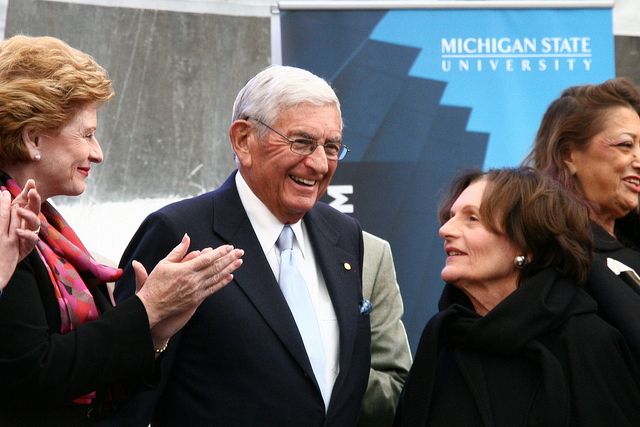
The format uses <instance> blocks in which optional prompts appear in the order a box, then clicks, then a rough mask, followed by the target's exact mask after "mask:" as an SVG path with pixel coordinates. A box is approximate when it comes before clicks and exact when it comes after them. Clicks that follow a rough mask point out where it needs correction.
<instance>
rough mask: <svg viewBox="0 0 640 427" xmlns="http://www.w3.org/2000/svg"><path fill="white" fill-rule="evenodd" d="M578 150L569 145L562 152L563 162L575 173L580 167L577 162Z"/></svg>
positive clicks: (570, 171) (572, 173)
mask: <svg viewBox="0 0 640 427" xmlns="http://www.w3.org/2000/svg"><path fill="white" fill-rule="evenodd" d="M575 156H576V151H575V149H574V148H573V147H567V148H565V149H564V151H563V152H562V154H561V159H562V162H563V163H564V164H565V166H566V167H567V169H569V173H571V175H575V174H576V173H577V172H578V167H577V166H576V162H575Z"/></svg>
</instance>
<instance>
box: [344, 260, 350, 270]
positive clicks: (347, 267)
mask: <svg viewBox="0 0 640 427" xmlns="http://www.w3.org/2000/svg"><path fill="white" fill-rule="evenodd" d="M344 269H345V270H351V264H349V263H348V262H345V263H344Z"/></svg>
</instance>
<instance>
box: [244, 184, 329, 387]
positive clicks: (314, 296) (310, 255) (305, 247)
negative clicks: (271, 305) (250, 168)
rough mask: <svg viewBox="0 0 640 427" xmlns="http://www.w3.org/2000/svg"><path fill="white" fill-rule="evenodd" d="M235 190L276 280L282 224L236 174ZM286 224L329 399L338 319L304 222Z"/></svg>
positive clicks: (278, 273) (278, 271)
mask: <svg viewBox="0 0 640 427" xmlns="http://www.w3.org/2000/svg"><path fill="white" fill-rule="evenodd" d="M236 187H237V188H238V194H239V195H240V201H241V202H242V206H243V207H244V210H245V211H246V212H247V216H248V217H249V221H251V226H252V227H253V230H254V231H255V233H256V236H257V237H258V241H259V242H260V246H261V247H262V251H263V252H264V254H265V256H266V257H267V261H269V265H270V266H271V270H272V271H273V275H274V277H275V278H276V280H277V278H278V277H279V275H280V251H279V250H278V247H277V246H276V242H277V240H278V237H279V236H280V232H281V231H282V228H283V227H284V225H285V224H282V223H281V222H280V221H279V220H278V219H277V218H276V217H275V215H273V214H272V213H271V211H269V208H267V207H266V206H265V204H264V203H262V201H261V200H260V199H259V198H258V197H257V196H256V195H255V194H254V193H253V191H251V189H250V188H249V185H247V183H246V181H245V180H244V178H242V175H241V174H240V172H239V171H238V173H236ZM289 225H290V226H291V229H292V230H293V234H294V240H293V252H294V256H295V258H296V266H297V267H298V270H300V273H301V274H302V277H303V278H304V281H305V282H306V284H307V288H308V289H309V294H310V295H311V300H312V301H313V305H314V307H315V309H316V316H317V317H318V324H319V325H320V333H321V335H322V343H323V345H324V353H325V359H326V363H327V366H326V370H325V372H326V379H325V380H326V385H327V394H328V395H329V396H331V390H332V389H333V385H334V383H335V382H336V378H337V377H338V374H339V372H340V359H339V355H340V328H339V327H338V319H337V317H336V312H335V310H334V308H333V303H332V302H331V297H330V296H329V292H328V291H327V285H326V283H325V281H324V277H323V276H322V271H320V267H319V265H318V263H317V262H316V258H315V255H314V252H313V246H312V245H311V242H310V240H309V233H307V229H306V226H305V224H304V221H298V222H297V223H295V224H289Z"/></svg>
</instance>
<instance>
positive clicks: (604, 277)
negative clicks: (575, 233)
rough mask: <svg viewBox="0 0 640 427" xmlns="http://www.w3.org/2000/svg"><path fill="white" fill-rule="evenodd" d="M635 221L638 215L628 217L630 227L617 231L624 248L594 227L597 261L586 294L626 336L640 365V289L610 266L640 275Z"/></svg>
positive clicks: (631, 279) (625, 219)
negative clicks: (614, 263) (620, 267)
mask: <svg viewBox="0 0 640 427" xmlns="http://www.w3.org/2000/svg"><path fill="white" fill-rule="evenodd" d="M633 218H635V221H637V216H635V214H630V217H625V218H624V221H623V222H622V224H625V225H626V226H625V227H620V228H618V229H617V230H616V233H617V235H619V236H620V237H621V239H622V241H623V242H624V244H623V243H622V242H621V241H620V240H617V239H616V238H614V237H612V236H611V235H609V234H608V233H607V232H606V231H604V230H603V229H602V228H601V227H599V226H598V225H597V224H595V223H594V222H592V223H591V231H592V235H593V243H594V259H593V264H592V266H591V270H590V271H589V278H588V280H587V284H586V290H587V292H589V294H591V296H592V297H593V298H594V299H595V300H596V301H597V303H598V311H599V313H600V315H601V316H602V318H603V319H605V320H606V321H607V322H609V323H610V324H611V325H613V326H614V327H616V328H617V329H618V330H619V331H620V332H621V333H622V335H623V336H624V338H625V339H626V341H627V343H628V344H629V348H630V349H631V352H632V353H633V355H634V357H635V359H636V360H637V361H638V363H640V286H639V284H638V283H637V282H636V281H635V280H634V279H633V276H634V275H633V274H630V273H621V274H619V275H617V274H616V273H614V272H613V271H612V270H611V268H609V266H608V263H609V262H611V260H615V261H618V262H621V263H622V264H624V265H626V266H628V267H630V268H631V269H633V270H634V271H635V272H636V273H637V274H640V252H639V251H638V249H637V248H638V246H637V243H636V242H637V240H638V236H637V234H636V230H635V227H632V224H631V223H630V222H631V221H632V219H633Z"/></svg>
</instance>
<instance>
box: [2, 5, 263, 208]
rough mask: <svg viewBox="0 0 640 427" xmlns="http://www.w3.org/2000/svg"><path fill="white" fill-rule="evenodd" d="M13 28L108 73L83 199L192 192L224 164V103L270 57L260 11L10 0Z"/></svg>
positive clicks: (210, 183) (209, 183) (211, 184)
mask: <svg viewBox="0 0 640 427" xmlns="http://www.w3.org/2000/svg"><path fill="white" fill-rule="evenodd" d="M43 17H45V19H43ZM18 33H24V34H28V35H33V36H42V35H51V36H55V37H58V38H60V39H63V40H65V41H66V42H67V43H69V44H70V45H71V46H73V47H76V48H78V49H80V50H82V51H84V52H87V53H89V54H91V55H93V56H94V57H95V58H96V60H97V61H98V63H99V64H101V65H102V66H103V67H105V68H106V69H107V70H108V71H109V74H110V77H111V79H112V80H113V84H114V87H115V91H116V94H117V95H116V98H115V99H114V100H113V101H111V102H109V103H108V104H107V106H106V107H104V108H103V109H102V110H99V126H98V132H97V135H98V138H99V141H100V142H101V144H102V147H103V150H104V152H105V162H104V163H103V164H102V165H100V166H98V167H96V168H95V169H92V172H91V175H92V176H91V184H90V185H88V187H87V191H86V194H85V196H84V197H85V198H89V199H91V200H92V201H96V202H106V201H130V200H134V199H138V198H141V197H144V198H155V197H164V196H167V195H179V196H181V197H186V196H191V195H197V194H200V193H202V192H204V191H206V190H208V189H211V188H215V187H217V186H218V185H219V184H220V183H221V182H222V181H223V180H224V179H225V178H226V177H227V175H228V174H229V173H230V171H232V170H233V168H234V164H235V163H234V161H233V156H232V153H231V150H230V148H229V139H228V136H227V130H228V127H229V123H230V116H231V114H230V112H231V106H232V104H233V100H234V97H235V93H236V92H237V91H238V90H239V89H240V88H241V87H242V86H243V84H244V83H245V82H246V80H247V79H249V78H250V77H251V76H253V75H254V74H255V73H256V72H258V71H259V70H261V69H262V68H263V67H265V66H267V65H268V64H269V61H270V51H269V44H268V39H269V22H268V20H267V19H265V18H256V17H234V16H225V15H215V14H197V13H180V12H171V11H158V10H143V9H130V8H115V7H101V6H91V5H81V4H69V3H58V2H48V1H37V0H20V1H10V2H9V7H8V10H7V24H6V30H5V34H6V37H10V36H11V35H13V34H18Z"/></svg>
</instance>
